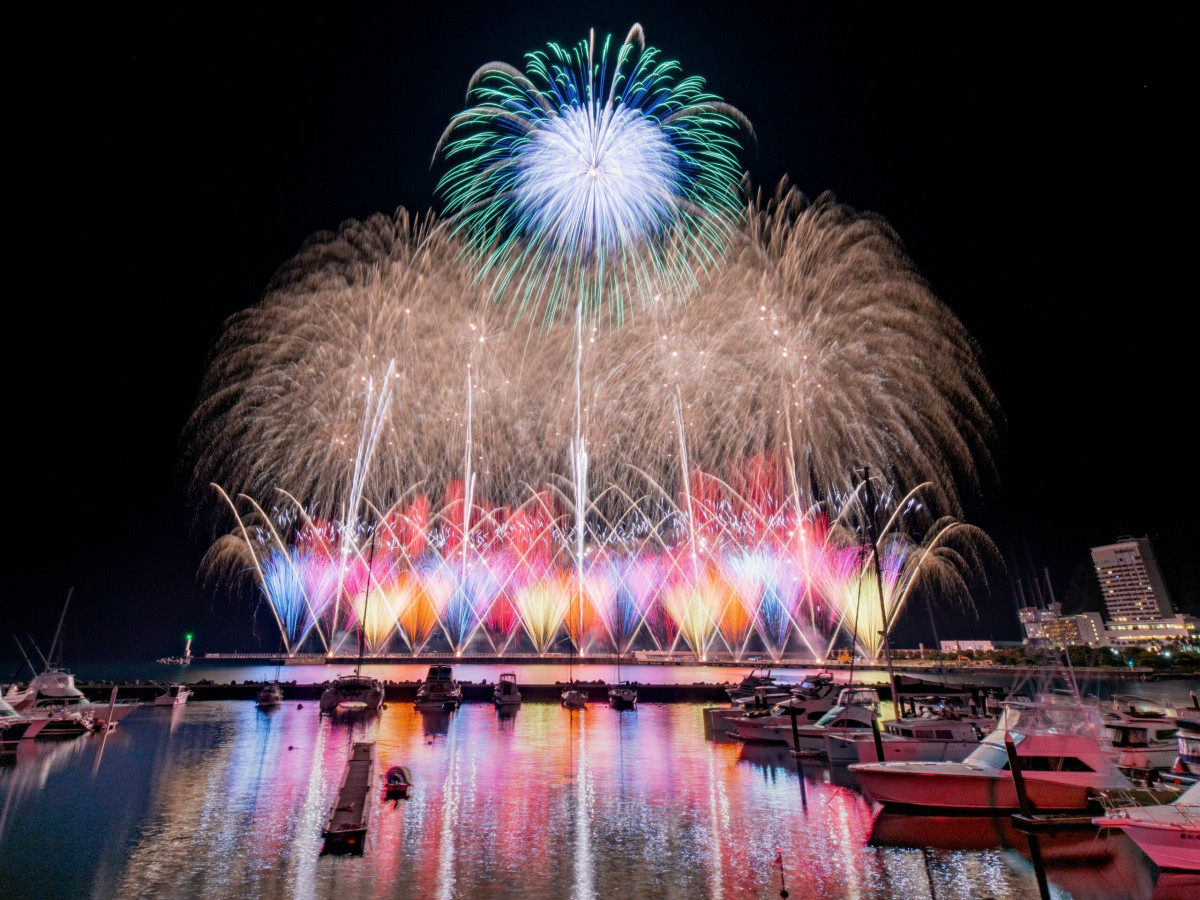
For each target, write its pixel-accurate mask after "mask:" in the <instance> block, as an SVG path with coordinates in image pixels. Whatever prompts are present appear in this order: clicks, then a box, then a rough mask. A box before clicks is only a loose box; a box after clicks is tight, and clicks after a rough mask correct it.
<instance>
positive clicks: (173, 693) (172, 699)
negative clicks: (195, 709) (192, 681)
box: [154, 684, 192, 706]
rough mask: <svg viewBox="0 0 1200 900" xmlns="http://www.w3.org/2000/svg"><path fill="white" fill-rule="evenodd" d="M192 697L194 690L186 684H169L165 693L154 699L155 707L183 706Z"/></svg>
mask: <svg viewBox="0 0 1200 900" xmlns="http://www.w3.org/2000/svg"><path fill="white" fill-rule="evenodd" d="M191 696H192V690H191V688H189V687H188V686H187V685H186V684H168V685H167V689H166V691H165V692H163V693H161V694H159V695H158V696H157V697H155V698H154V705H155V706H183V704H185V703H187V702H188V698H189V697H191Z"/></svg>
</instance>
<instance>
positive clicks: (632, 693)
mask: <svg viewBox="0 0 1200 900" xmlns="http://www.w3.org/2000/svg"><path fill="white" fill-rule="evenodd" d="M637 701H638V692H637V687H636V686H635V685H634V684H633V683H632V682H629V681H622V682H620V683H619V684H614V685H613V686H612V687H610V688H609V689H608V705H609V706H611V707H612V708H613V709H633V708H634V707H635V706H637Z"/></svg>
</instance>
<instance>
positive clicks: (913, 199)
mask: <svg viewBox="0 0 1200 900" xmlns="http://www.w3.org/2000/svg"><path fill="white" fill-rule="evenodd" d="M334 6H335V5H322V6H321V7H320V8H318V9H315V10H314V9H312V8H310V7H308V6H307V5H297V4H242V5H240V6H238V7H228V8H225V7H220V8H214V7H210V6H209V5H203V4H202V5H201V6H200V7H195V6H191V7H187V8H186V11H184V9H183V8H179V9H177V8H175V7H173V6H170V5H168V6H162V5H148V6H146V7H145V9H144V10H142V11H131V10H128V9H115V10H114V9H107V8H100V7H98V6H96V5H88V6H86V7H83V8H73V9H70V10H68V9H61V10H60V9H55V10H54V11H53V12H52V13H51V12H49V11H31V10H29V9H24V10H22V11H21V12H18V13H17V14H16V15H17V19H16V20H15V21H14V24H13V26H11V27H10V41H12V43H13V44H14V45H17V47H16V49H15V50H14V52H13V53H11V54H9V55H7V56H6V61H5V70H6V71H5V75H6V82H7V84H8V92H7V93H8V97H9V100H8V101H7V106H8V108H9V114H8V115H7V116H6V119H7V126H8V127H7V128H6V131H7V133H8V135H9V137H8V139H7V141H6V143H7V145H8V154H7V155H8V158H9V160H10V162H9V164H8V171H9V185H10V190H9V191H8V195H9V196H10V197H15V201H16V202H15V208H14V207H13V206H10V207H9V208H10V214H9V226H8V229H9V231H10V234H11V235H12V236H13V237H14V238H15V240H10V252H9V254H8V259H9V277H8V284H9V287H8V289H7V296H8V301H7V303H8V308H9V310H10V314H11V315H12V316H13V318H12V319H11V320H10V322H11V327H10V329H9V332H8V334H9V339H8V346H9V352H8V353H7V354H6V355H5V356H6V359H5V365H6V369H7V377H6V383H7V387H8V390H7V398H8V401H9V409H10V411H11V412H12V413H13V415H12V416H11V417H10V426H9V429H8V434H9V440H8V447H9V452H8V459H9V463H8V471H9V473H10V474H9V478H8V483H9V485H10V486H11V488H15V496H13V501H12V506H11V513H10V516H9V526H8V528H7V533H8V535H9V538H8V541H7V544H8V546H9V548H10V552H9V570H10V577H9V579H8V584H7V588H6V590H5V592H4V593H5V599H4V610H3V612H4V616H3V618H4V625H3V628H2V629H0V631H3V632H4V633H3V634H0V660H3V661H8V660H15V659H16V658H17V651H16V646H15V642H14V641H13V640H12V638H11V637H10V634H9V633H8V632H10V631H11V633H12V634H16V635H19V636H20V637H21V639H22V641H24V642H26V643H27V641H26V635H33V636H34V637H35V638H41V639H42V647H43V649H45V648H46V647H47V646H48V644H49V637H50V634H51V632H52V630H53V627H52V626H53V622H54V619H55V616H56V613H57V610H58V608H59V606H60V605H61V603H62V601H63V599H64V598H65V597H66V595H67V592H68V589H70V588H72V587H73V588H74V594H73V599H72V603H71V613H70V615H69V616H68V619H67V626H66V628H65V629H64V638H65V640H66V642H67V643H66V659H65V661H66V662H67V664H68V665H71V664H79V663H82V662H95V661H105V660H120V659H128V660H148V659H153V658H155V657H157V656H161V655H164V654H167V653H178V652H180V651H181V650H182V635H183V633H184V632H185V631H193V632H195V634H196V635H197V637H196V644H195V646H194V650H195V651H196V652H200V653H203V652H205V651H216V650H234V649H241V650H249V649H258V648H260V647H261V648H267V649H274V647H275V645H276V642H277V638H276V635H274V634H271V633H266V632H264V631H263V630H262V629H259V630H258V632H257V633H256V632H255V630H254V628H253V627H252V626H253V623H252V618H253V617H252V614H251V609H250V606H249V604H248V602H247V601H246V600H245V598H244V597H237V598H234V597H231V596H229V595H228V594H227V593H226V592H224V591H221V590H212V589H204V588H202V587H201V586H200V585H199V584H198V583H197V580H196V576H197V569H198V563H199V560H200V557H201V554H202V553H203V550H204V548H205V540H204V537H203V533H202V532H197V531H195V530H193V523H192V521H191V511H190V510H189V508H188V506H187V503H186V501H185V499H184V486H185V483H186V477H185V476H186V473H184V472H183V471H182V469H181V462H180V460H181V456H182V454H181V451H180V443H179V442H180V435H181V432H182V429H183V425H184V422H185V420H186V418H187V416H188V413H189V412H190V410H191V407H192V404H193V403H194V402H195V400H196V396H197V392H198V389H199V385H200V379H201V376H202V373H203V371H204V366H205V359H206V355H207V353H208V351H209V349H210V347H211V345H212V342H213V340H214V338H215V337H216V335H217V333H218V331H219V329H220V326H221V323H222V321H223V320H224V319H225V318H226V317H227V316H228V315H230V314H231V313H233V312H235V311H236V310H239V309H241V308H244V307H246V306H249V305H251V304H253V303H254V302H256V300H257V299H258V298H259V296H260V295H261V293H262V290H263V288H264V287H265V286H266V284H267V282H268V280H269V279H270V277H271V275H272V273H273V272H274V271H275V270H276V269H277V268H278V267H279V266H280V265H282V264H283V263H284V262H286V261H287V260H288V258H289V257H291V256H292V255H293V254H294V253H295V252H296V251H297V249H298V248H299V247H300V245H301V243H302V242H303V240H304V239H305V238H306V237H307V236H309V235H311V234H313V233H314V232H317V231H320V230H335V229H336V228H337V226H338V225H339V224H340V223H341V222H342V221H344V220H347V219H363V218H366V217H368V216H369V215H371V214H372V213H376V212H383V213H392V212H394V211H395V210H396V209H397V208H398V207H406V208H408V209H410V210H412V211H417V212H422V211H424V210H426V209H429V208H431V207H432V208H437V205H438V201H437V198H436V197H435V195H434V185H435V183H436V178H437V174H438V171H437V170H434V171H431V169H430V159H431V156H432V153H433V149H434V146H435V144H436V142H437V139H438V137H439V135H440V134H441V132H442V130H443V128H444V127H445V125H446V123H447V121H448V120H449V119H450V117H451V116H452V115H453V114H454V113H456V112H458V111H460V110H461V109H462V108H463V106H464V103H465V92H466V86H467V81H468V79H469V78H470V76H471V74H472V72H474V70H475V69H476V68H477V67H478V66H479V65H481V64H483V63H485V62H489V61H492V60H503V61H507V62H511V63H513V64H516V65H523V59H524V54H525V53H526V52H528V51H530V50H534V49H537V48H539V47H542V46H543V45H544V44H545V43H546V42H548V41H557V42H559V43H562V44H566V45H572V44H574V43H575V42H576V41H577V40H580V39H582V38H584V37H586V36H587V32H588V29H589V28H592V27H594V28H595V30H596V32H597V35H598V36H602V35H604V34H608V33H612V34H614V36H615V38H616V40H618V41H619V40H620V38H621V37H623V36H624V35H625V33H626V32H627V31H628V30H629V27H630V26H631V25H632V24H633V23H634V22H640V23H641V24H642V25H643V27H644V29H645V33H646V38H647V42H648V43H649V44H652V45H654V46H656V47H658V48H659V49H660V50H661V51H662V53H663V54H664V56H666V57H668V58H674V59H677V60H679V61H680V63H681V64H682V67H683V71H684V72H685V73H697V74H700V75H703V76H704V77H705V78H706V80H707V86H708V88H709V89H710V90H712V91H713V92H715V93H717V94H719V95H721V96H722V97H723V98H724V99H726V100H727V101H728V102H730V103H732V104H733V105H735V106H737V107H738V108H739V109H741V110H742V111H743V112H744V113H745V114H746V115H747V116H748V117H749V119H750V120H751V122H753V124H754V128H755V131H756V133H757V145H756V146H755V147H753V148H751V150H750V151H749V152H748V153H747V154H746V157H745V163H746V166H747V168H748V170H749V172H750V175H751V178H752V181H753V184H754V185H755V186H757V187H761V188H763V189H764V191H770V190H773V188H774V186H775V184H776V183H777V182H778V180H779V179H780V178H781V177H783V176H787V177H788V178H789V180H790V181H791V182H792V183H793V184H795V185H796V186H797V187H798V188H799V189H801V190H802V191H803V192H804V193H805V194H807V195H808V196H809V197H812V198H815V197H816V196H817V195H819V194H820V193H822V192H824V191H827V190H828V191H833V192H834V193H835V194H836V195H837V196H838V198H839V199H840V200H842V201H843V202H845V203H848V204H849V205H851V206H853V207H855V208H857V209H859V210H864V211H868V210H869V211H873V212H876V213H879V214H881V215H882V216H883V217H885V218H886V219H887V220H888V221H889V222H890V223H891V224H892V226H893V227H894V228H895V229H896V230H897V231H898V233H899V234H900V236H901V238H902V239H903V240H904V242H905V245H906V247H907V250H908V253H909V255H910V256H911V258H912V259H913V261H914V262H915V264H916V266H917V267H918V269H919V270H920V272H921V273H922V274H923V275H924V277H925V278H926V279H927V280H928V281H929V282H930V283H931V285H932V286H933V289H934V291H935V293H936V294H937V295H938V296H939V297H940V298H941V299H942V300H943V301H944V302H945V303H946V304H948V305H949V306H950V307H951V308H952V309H953V310H954V311H955V313H956V314H957V315H958V316H959V317H960V318H961V319H962V321H963V322H964V323H965V324H966V326H967V328H968V329H969V330H970V332H971V333H972V334H973V335H974V336H975V338H976V339H977V340H978V342H979V344H980V346H981V347H982V350H983V354H984V361H985V366H986V371H987V374H988V376H989V378H990V381H991V384H992V386H993V388H994V390H995V391H996V393H997V394H998V396H999V400H1000V403H1001V405H1002V408H1003V411H1004V413H1005V416H1006V419H1007V424H1006V428H1005V431H1004V433H1003V435H1002V437H1001V440H1000V442H999V443H998V445H997V454H998V459H999V467H1000V470H999V481H998V483H995V484H992V485H990V486H989V487H988V490H987V494H986V495H985V496H984V497H983V498H982V499H981V500H980V501H979V502H977V503H976V504H975V505H974V506H973V507H972V508H971V509H969V510H968V512H967V515H966V518H967V520H968V521H971V522H973V523H975V524H978V525H981V526H982V527H984V528H985V529H987V530H988V532H989V533H990V534H991V535H992V537H993V538H994V539H995V540H996V542H997V544H998V545H999V546H1000V548H1001V549H1002V550H1003V551H1004V553H1005V555H1006V558H1007V559H1008V562H1009V566H1008V573H1007V574H1006V575H1002V576H999V577H995V578H993V583H992V591H991V594H990V595H980V596H979V597H978V598H977V607H978V617H976V615H975V614H974V613H971V614H966V615H963V614H959V613H956V612H948V613H947V614H946V619H947V623H948V624H947V626H946V628H944V629H943V632H945V630H947V629H950V630H953V631H954V632H955V636H960V637H995V638H1000V639H1015V638H1017V637H1018V628H1017V623H1016V616H1015V612H1014V603H1013V595H1014V582H1015V581H1016V580H1019V579H1032V578H1033V577H1043V578H1044V574H1043V573H1044V571H1045V570H1048V572H1049V575H1050V580H1051V584H1052V585H1053V587H1054V589H1055V591H1057V592H1059V599H1062V596H1061V594H1062V592H1063V591H1065V590H1066V587H1067V584H1068V582H1069V580H1070V578H1071V575H1072V572H1073V570H1074V569H1075V567H1076V566H1078V565H1079V564H1080V563H1086V562H1087V561H1088V560H1089V556H1088V548H1089V547H1091V546H1094V545H1097V544H1101V543H1109V542H1111V541H1113V540H1114V539H1116V538H1117V537H1118V535H1125V534H1129V535H1138V536H1140V535H1144V534H1148V535H1150V536H1151V537H1152V538H1153V539H1154V540H1155V542H1156V544H1157V545H1159V546H1160V555H1161V556H1162V557H1163V562H1164V566H1165V567H1167V571H1166V574H1167V577H1168V583H1169V584H1170V585H1171V587H1172V588H1173V590H1175V592H1176V593H1177V595H1182V596H1188V592H1189V591H1190V596H1191V597H1193V598H1194V597H1195V593H1196V586H1195V581H1194V578H1195V572H1196V566H1195V563H1194V561H1191V562H1189V561H1190V560H1194V559H1195V553H1194V550H1192V549H1191V548H1194V547H1195V546H1196V540H1197V536H1198V535H1197V528H1196V524H1195V521H1194V519H1195V513H1194V511H1193V507H1194V506H1195V501H1196V500H1197V492H1196V489H1195V486H1194V485H1195V471H1194V470H1195V456H1196V454H1195V452H1194V451H1192V450H1189V449H1188V446H1189V444H1190V434H1189V433H1188V432H1189V431H1191V430H1192V429H1193V428H1194V423H1193V422H1192V421H1191V420H1193V419H1194V417H1195V410H1196V396H1197V391H1196V388H1197V379H1196V376H1195V374H1194V373H1195V366H1194V365H1193V361H1192V359H1191V352H1190V351H1191V349H1192V327H1191V326H1192V322H1193V320H1194V314H1192V313H1191V311H1190V307H1191V306H1192V305H1193V304H1194V303H1195V291H1194V288H1193V281H1194V280H1193V278H1192V277H1191V276H1192V269H1193V265H1194V260H1193V257H1192V252H1191V251H1189V250H1188V247H1189V246H1191V241H1192V240H1194V239H1195V225H1194V221H1193V209H1194V203H1195V199H1196V198H1195V177H1194V174H1190V173H1193V172H1194V159H1193V158H1192V157H1193V154H1191V153H1189V158H1188V159H1187V160H1186V163H1185V158H1184V154H1185V140H1184V130H1185V128H1186V127H1187V122H1188V121H1190V120H1192V119H1194V118H1195V112H1194V105H1195V97H1196V95H1197V92H1196V87H1197V85H1196V74H1195V71H1196V70H1195V66H1194V62H1193V61H1192V60H1193V53H1192V49H1191V48H1190V47H1188V48H1185V43H1184V42H1185V34H1190V33H1191V29H1190V28H1189V27H1186V23H1185V21H1184V15H1185V13H1184V12H1183V11H1182V7H1177V6H1173V5H1164V6H1161V7H1160V6H1158V5H1154V4H1136V5H1134V6H1128V7H1126V8H1125V9H1124V10H1123V11H1122V12H1121V14H1120V15H1116V14H1109V13H1101V12H1100V11H1099V10H1098V9H1097V8H1094V7H1093V8H1090V9H1087V10H1086V16H1085V17H1081V16H1079V15H1076V14H1075V13H1073V12H1068V11H1047V10H1046V9H1043V8H1041V7H1040V6H1038V5H1033V6H1030V7H1028V8H1017V7H1012V6H1007V5H1002V6H999V7H995V6H993V7H987V8H985V7H983V6H981V5H979V4H942V5H933V4H862V3H850V4H828V6H829V7H836V8H831V9H825V8H818V7H817V6H816V5H811V4H791V5H790V6H791V7H793V8H791V9H789V10H787V11H779V10H777V9H776V5H775V4H755V3H749V4H729V3H719V4H708V3H695V2H690V3H686V4H661V3H641V4H630V3H608V4H600V5H594V6H592V7H586V6H585V5H583V4H563V3H560V4H555V5H545V4H537V3H523V4H499V3H491V4H486V5H481V6H476V5H474V4H463V3H454V4H428V5H427V7H426V8H425V9H423V10H422V11H420V12H409V11H407V9H406V7H407V4H398V3H397V4H389V5H386V8H388V9H391V12H386V11H382V10H381V9H379V8H376V7H375V6H373V5H372V6H364V7H363V8H358V7H357V6H355V8H354V9H352V10H345V9H340V8H336V9H335V8H334ZM337 6H343V5H337ZM443 10H444V11H443ZM1188 109H1192V110H1193V112H1191V113H1188V112H1187V110H1188ZM1173 560H1183V561H1184V562H1182V563H1181V562H1175V563H1174V568H1171V567H1169V566H1168V564H1170V563H1172V561H1173ZM1189 566H1190V568H1189ZM913 629H915V630H913ZM910 631H911V636H912V641H913V643H914V644H915V641H916V640H926V641H928V640H929V635H926V634H921V633H920V622H919V621H918V622H916V624H915V625H913V626H912V627H911V628H910ZM941 636H942V637H947V636H948V635H947V634H945V633H943V634H942V635H941ZM8 674H9V672H8V667H6V669H5V670H4V671H3V674H0V680H4V679H5V678H7V676H8Z"/></svg>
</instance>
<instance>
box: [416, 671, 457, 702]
mask: <svg viewBox="0 0 1200 900" xmlns="http://www.w3.org/2000/svg"><path fill="white" fill-rule="evenodd" d="M461 702H462V688H461V687H460V686H459V684H458V682H457V681H455V680H454V673H453V671H452V669H451V667H450V666H446V665H433V666H430V667H429V672H428V673H427V674H426V675H425V681H424V683H423V684H422V685H421V686H420V687H419V688H417V700H416V706H417V709H457V708H458V705H459V704H460V703H461Z"/></svg>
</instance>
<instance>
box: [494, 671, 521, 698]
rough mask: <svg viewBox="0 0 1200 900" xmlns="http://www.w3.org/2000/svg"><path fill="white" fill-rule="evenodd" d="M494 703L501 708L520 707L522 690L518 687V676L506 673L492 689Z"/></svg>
mask: <svg viewBox="0 0 1200 900" xmlns="http://www.w3.org/2000/svg"><path fill="white" fill-rule="evenodd" d="M492 702H493V703H495V704H496V705H497V706H499V707H506V706H519V705H520V703H521V689H520V688H519V687H517V676H516V674H515V673H513V672H504V673H503V674H501V676H500V680H499V681H497V682H496V687H495V688H493V689H492Z"/></svg>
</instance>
